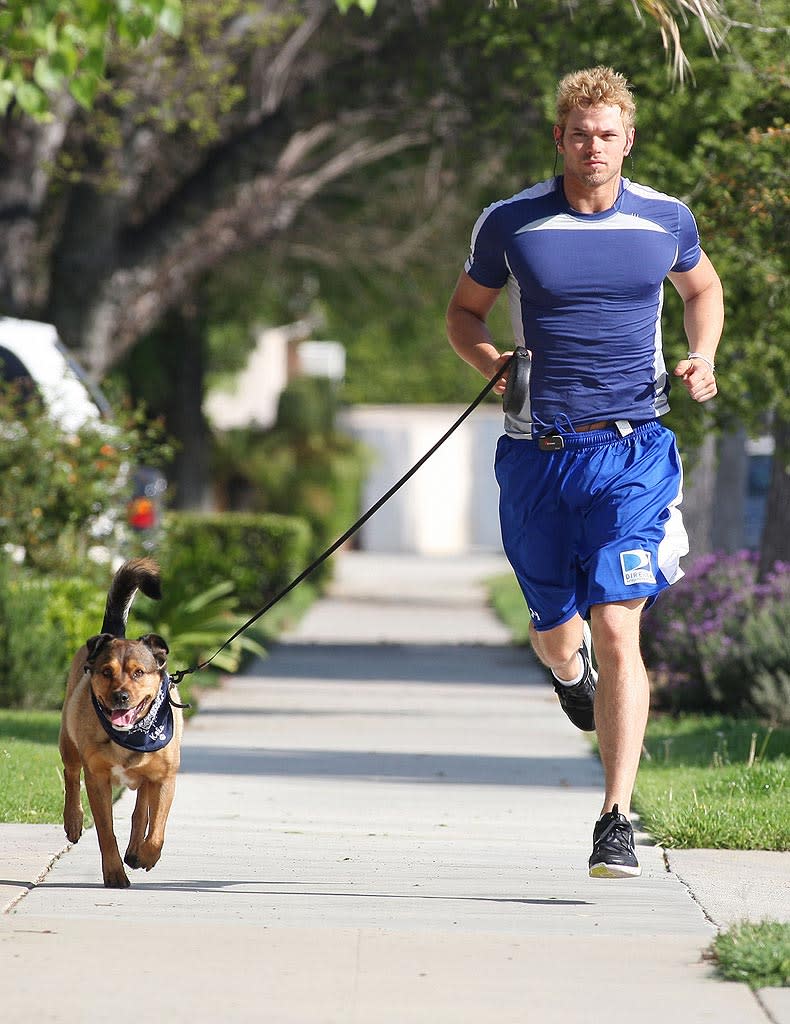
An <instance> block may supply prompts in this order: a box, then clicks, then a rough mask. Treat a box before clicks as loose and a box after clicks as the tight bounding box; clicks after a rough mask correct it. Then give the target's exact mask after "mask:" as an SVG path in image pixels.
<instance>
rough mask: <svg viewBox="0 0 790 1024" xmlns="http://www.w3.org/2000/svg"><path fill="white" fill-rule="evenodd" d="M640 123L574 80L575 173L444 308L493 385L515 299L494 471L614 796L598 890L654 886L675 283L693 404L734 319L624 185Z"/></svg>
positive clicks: (599, 835) (509, 541) (583, 75)
mask: <svg viewBox="0 0 790 1024" xmlns="http://www.w3.org/2000/svg"><path fill="white" fill-rule="evenodd" d="M634 115H635V104H634V99H633V96H632V94H631V91H630V89H629V88H628V84H627V82H626V80H625V78H624V77H623V76H622V75H621V74H618V73H616V72H615V71H613V70H612V69H611V68H606V67H595V68H590V69H586V70H582V71H577V72H574V73H573V74H570V75H566V76H565V78H563V79H562V81H561V82H560V83H559V87H558V91H557V122H556V124H555V125H554V143H555V145H556V147H557V152H558V154H559V155H560V156H562V158H563V174H562V175H559V176H557V177H552V178H550V179H548V180H547V181H543V182H540V183H539V184H536V185H533V186H532V187H530V188H527V189H525V190H524V191H523V192H520V193H518V194H517V195H515V196H512V197H511V198H509V199H505V200H502V201H500V202H496V203H494V204H493V205H491V206H489V207H488V208H487V209H485V210H484V211H483V213H482V214H481V216H480V217H479V219H478V221H477V223H476V224H475V226H474V230H473V233H472V245H471V253H470V256H469V258H468V260H467V261H466V264H465V268H464V271H463V272H462V273H461V275H460V277H459V280H458V283H457V285H456V288H455V291H454V293H453V296H452V298H451V300H450V303H449V306H448V310H447V331H448V337H449V339H450V343H451V345H452V346H453V348H454V349H455V351H456V352H457V353H458V355H459V356H460V357H461V358H462V359H464V360H465V361H466V362H467V363H469V364H470V365H471V366H473V367H474V368H475V369H477V370H478V371H479V372H480V373H481V374H482V375H483V376H484V377H486V378H491V377H493V376H494V374H495V373H496V372H497V370H499V369H501V368H503V367H504V365H505V363H506V361H507V359H508V357H509V356H510V354H511V353H510V352H505V353H501V352H500V351H499V349H498V348H497V346H496V344H495V343H494V340H493V338H492V336H491V333H490V331H489V329H488V327H487V325H486V319H487V317H488V314H489V312H490V310H491V308H492V307H493V305H494V302H495V301H496V298H497V296H498V295H499V293H500V291H501V290H502V288H504V287H505V286H506V285H507V288H508V294H509V301H510V311H511V319H512V323H513V331H514V335H515V343H516V346H517V349H516V351H517V353H518V355H517V359H516V361H515V362H514V363H513V364H512V365H511V368H510V370H509V372H508V373H506V374H503V377H502V379H501V380H500V381H499V382H498V383H497V385H496V388H495V390H496V391H497V392H498V393H499V394H505V391H506V386H507V380H506V378H507V376H511V377H512V380H511V381H510V385H511V386H510V388H508V392H507V394H506V397H505V433H504V435H503V436H502V437H501V438H500V440H499V443H498V446H497V451H496V463H495V465H496V475H497V480H498V483H499V488H500V525H501V532H502V542H503V545H504V549H505V553H506V555H507V557H508V559H509V561H510V563H511V565H512V566H513V569H514V571H515V574H516V576H517V578H518V581H519V584H520V585H521V589H522V591H523V593H524V597H525V599H526V602H527V605H528V608H529V614H530V616H531V619H532V622H531V627H530V634H531V638H532V645H533V649H534V651H535V653H536V655H537V656H538V658H539V659H540V660H541V661H542V662H543V664H544V665H546V666H547V667H548V668H549V669H550V670H551V672H552V674H553V677H554V680H555V686H554V688H555V690H556V691H557V694H558V697H559V701H560V704H561V706H562V708H563V709H564V711H565V713H566V714H567V715H568V717H569V718H570V720H571V721H572V722H573V724H574V725H576V726H577V727H578V728H580V729H585V730H590V731H591V730H593V729H594V730H596V731H597V734H598V742H599V746H600V752H601V760H602V763H603V768H604V773H605V779H606V792H605V795H604V801H603V807H602V809H601V817H600V818H599V820H598V821H597V822H596V824H595V826H594V830H593V851H592V855H591V857H590V860H589V873H590V875H591V876H593V877H595V878H622V877H633V876H636V875H639V874H640V873H641V868H640V866H639V862H638V860H637V857H636V854H635V851H634V837H633V829H632V827H631V824H630V821H629V813H630V804H631V794H632V791H633V788H634V782H635V779H636V774H637V769H638V767H639V758H640V754H641V750H642V741H643V738H644V732H645V726H646V724H647V715H648V706H649V684H648V678H647V673H646V671H645V666H644V663H643V661H642V656H641V653H640V649H639V624H640V617H641V615H642V611H643V609H645V608H647V607H649V605H650V604H652V602H653V601H654V600H655V599H656V597H657V595H658V594H659V593H660V591H662V590H663V589H664V588H665V587H668V586H670V585H671V584H672V583H674V582H676V581H677V580H678V579H680V577H681V576H682V575H683V572H682V570H681V568H680V558H681V557H682V556H683V555H685V554H687V553H688V538H687V536H686V531H685V529H684V526H683V521H682V517H681V514H680V501H681V498H682V468H681V464H680V459H679V456H678V451H677V447H676V444H675V437H674V434H672V432H671V431H670V430H669V429H667V428H666V427H665V426H663V424H662V423H661V422H660V419H659V417H661V416H662V415H663V414H664V413H666V412H667V411H668V409H669V404H668V396H669V390H670V376H669V374H668V373H667V370H666V367H665V364H664V357H663V353H662V346H661V306H662V296H663V284H664V280H665V278H669V280H670V281H671V283H672V284H673V286H674V287H675V288H676V289H677V291H678V292H679V294H680V296H681V298H682V300H683V304H684V319H683V322H684V327H685V331H686V336H687V339H688V347H689V352H688V358H687V359H683V360H681V361H680V362H679V363H678V365H677V366H676V367H675V368H674V371H673V374H674V377H675V378H676V379H677V380H679V381H680V382H681V383H682V384H683V385H684V386H685V387H686V389H687V391H688V393H689V394H690V395H691V397H692V398H693V399H694V400H695V401H697V402H706V401H708V400H709V399H711V398H713V396H714V395H715V394H716V390H717V388H716V378H715V376H714V356H715V353H716V347H717V345H718V342H719V337H720V335H721V331H722V327H723V323H724V305H723V297H722V288H721V283H720V281H719V278H718V276H717V274H716V271H715V270H714V268H713V266H712V264H711V262H710V260H709V259H708V257H707V256H706V255H705V253H704V252H703V251H702V249H701V248H700V242H699V235H698V232H697V226H696V224H695V221H694V218H693V216H692V214H691V212H690V210H689V209H688V208H687V207H686V206H685V205H684V204H683V203H681V202H680V201H679V200H678V199H674V198H672V197H671V196H667V195H663V194H662V193H660V192H656V191H654V190H653V189H651V188H648V187H647V186H645V185H640V184H637V183H636V182H633V181H629V180H628V179H627V178H624V177H623V176H622V167H623V160H624V159H625V157H626V156H628V154H629V153H630V152H631V150H632V148H633V146H634V136H635V129H634ZM588 620H589V625H588ZM593 648H594V650H595V658H596V661H597V672H596V670H595V669H594V667H593V661H592V650H593Z"/></svg>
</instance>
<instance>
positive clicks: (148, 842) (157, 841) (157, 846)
mask: <svg viewBox="0 0 790 1024" xmlns="http://www.w3.org/2000/svg"><path fill="white" fill-rule="evenodd" d="M145 790H146V794H145V795H146V797H147V800H148V835H147V836H146V838H145V842H144V843H143V844H142V846H141V847H140V848H139V850H137V851H136V852H137V857H136V860H137V863H136V864H132V863H131V861H130V859H129V853H128V851H127V856H126V863H127V864H129V865H130V866H131V867H138V868H145V870H146V871H150V870H151V868H152V867H153V866H154V865H155V864H156V862H157V861H158V860H159V858H160V857H161V856H162V847H163V846H164V843H165V826H166V825H167V816H168V815H169V814H170V808H171V806H172V804H173V797H174V796H175V792H176V780H175V778H170V779H165V781H164V782H161V783H159V782H147V783H146V784H145Z"/></svg>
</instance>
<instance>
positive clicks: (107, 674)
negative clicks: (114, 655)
mask: <svg viewBox="0 0 790 1024" xmlns="http://www.w3.org/2000/svg"><path fill="white" fill-rule="evenodd" d="M101 674H102V675H103V676H104V678H105V679H112V669H111V668H110V666H109V665H106V666H105V667H104V668H103V669H102V670H101Z"/></svg>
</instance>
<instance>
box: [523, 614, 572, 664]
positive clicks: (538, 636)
mask: <svg viewBox="0 0 790 1024" xmlns="http://www.w3.org/2000/svg"><path fill="white" fill-rule="evenodd" d="M530 636H531V638H532V646H533V648H534V650H535V653H536V654H537V656H538V657H539V658H540V660H541V661H542V662H543V663H544V664H546V665H548V666H549V668H556V667H557V666H558V665H564V664H566V663H567V662H569V661H571V659H572V658H573V656H574V655H575V654H576V652H577V651H578V650H579V648H580V647H581V645H582V622H581V619H579V620H578V622H570V623H568V622H566V623H563V625H561V626H556V627H555V628H554V629H547V630H543V631H538V630H536V629H535V627H534V625H530Z"/></svg>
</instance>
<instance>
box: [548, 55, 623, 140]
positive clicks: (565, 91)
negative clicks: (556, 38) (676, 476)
mask: <svg viewBox="0 0 790 1024" xmlns="http://www.w3.org/2000/svg"><path fill="white" fill-rule="evenodd" d="M599 105H604V106H608V107H619V108H620V110H621V112H622V116H623V126H624V127H625V130H626V131H629V129H631V128H633V127H634V121H635V118H636V104H635V103H634V97H633V94H632V93H631V90H630V89H629V88H628V82H627V80H626V77H625V75H621V74H620V73H619V72H618V71H615V70H614V68H607V67H604V66H603V65H601V64H599V65H598V66H597V67H594V68H584V69H583V70H582V71H572V72H571V73H570V74H569V75H566V76H565V77H564V78H563V79H562V80H561V81H560V84H559V85H558V86H557V124H558V125H559V127H560V128H561V129H562V130H563V131H565V125H566V124H567V121H568V114H569V113H570V112H571V110H573V109H574V108H579V107H580V108H585V107H596V106H599Z"/></svg>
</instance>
